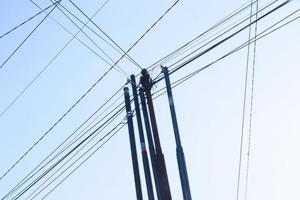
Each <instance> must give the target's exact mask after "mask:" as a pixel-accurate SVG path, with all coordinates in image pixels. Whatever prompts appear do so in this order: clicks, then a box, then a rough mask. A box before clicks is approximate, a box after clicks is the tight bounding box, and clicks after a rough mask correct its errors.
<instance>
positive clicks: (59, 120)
mask: <svg viewBox="0 0 300 200" xmlns="http://www.w3.org/2000/svg"><path fill="white" fill-rule="evenodd" d="M178 1H179V0H177V1H176V2H175V3H174V4H173V5H172V6H171V7H170V8H168V9H167V11H166V12H165V13H163V15H161V17H159V18H158V19H157V20H156V21H155V22H154V23H153V24H152V25H151V26H150V28H148V29H147V30H146V32H145V33H144V34H142V36H141V37H140V38H139V39H138V40H137V41H136V42H135V43H134V44H133V45H132V46H131V47H130V48H129V49H128V50H127V51H126V52H125V53H124V54H123V55H122V56H121V57H120V58H119V59H118V60H117V61H116V62H115V64H114V65H112V66H111V67H110V68H109V69H108V70H107V71H106V72H105V73H104V74H103V75H102V76H101V77H100V78H99V79H98V80H97V81H96V82H95V83H94V84H93V85H92V86H91V87H90V88H89V89H88V90H87V91H86V92H85V93H84V94H83V95H82V96H81V97H80V98H79V99H78V100H77V101H76V102H75V103H74V104H73V105H72V106H71V107H70V108H69V109H68V110H67V111H66V112H65V113H64V114H63V115H62V116H61V117H60V118H59V119H58V120H57V121H56V122H55V123H54V124H53V125H52V126H51V127H50V128H49V129H48V130H47V131H46V132H45V133H44V134H43V135H42V136H41V137H40V138H39V139H38V140H37V141H36V142H35V143H34V144H33V145H32V146H31V147H30V148H29V149H28V150H27V151H26V152H25V153H24V154H23V155H22V156H21V157H20V158H19V159H18V160H17V161H16V162H15V163H14V164H13V165H12V166H11V167H10V168H9V169H8V170H7V171H6V172H5V174H4V175H3V176H2V178H3V177H5V176H6V175H7V173H8V172H9V171H11V170H12V169H13V168H14V167H15V166H16V165H17V164H18V163H19V162H20V161H21V160H22V159H23V158H24V157H25V156H26V155H27V154H28V153H29V152H30V151H31V150H32V149H33V148H34V147H35V146H36V145H37V144H38V143H40V142H41V141H42V140H43V139H44V138H45V137H46V135H48V134H49V133H50V132H51V131H52V129H53V128H54V127H56V126H57V124H59V123H60V122H61V121H62V120H63V119H64V118H65V116H67V115H68V114H69V113H70V112H71V111H72V109H73V108H74V107H76V106H77V104H79V103H80V102H81V101H82V100H83V99H84V98H85V96H86V95H87V94H88V93H89V92H90V91H92V89H94V87H96V85H97V84H98V83H100V82H101V80H102V79H103V78H104V77H105V76H106V75H107V74H108V73H109V72H110V71H111V70H112V69H113V68H114V67H115V65H117V64H118V63H119V62H120V61H121V60H122V59H123V58H124V57H125V56H126V54H128V53H129V52H130V51H131V50H132V49H133V48H134V47H135V46H136V45H137V44H138V42H139V41H141V40H142V38H143V37H144V36H145V35H146V34H147V33H148V32H149V31H150V30H151V29H152V28H154V26H155V25H156V24H157V23H158V22H159V21H160V20H161V19H162V18H163V17H164V16H165V15H166V14H167V13H168V12H169V11H170V10H171V9H172V8H173V7H174V6H175V5H176V4H177V3H178ZM48 15H49V14H48ZM2 178H0V180H1V179H2Z"/></svg>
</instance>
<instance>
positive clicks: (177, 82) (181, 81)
mask: <svg viewBox="0 0 300 200" xmlns="http://www.w3.org/2000/svg"><path fill="white" fill-rule="evenodd" d="M299 18H300V17H297V18H295V19H293V20H291V21H289V22H287V23H285V24H284V25H282V26H280V27H278V28H277V29H275V30H278V29H279V28H282V27H283V26H286V25H287V24H289V23H291V22H292V21H295V20H296V19H299ZM278 23H279V22H277V23H276V24H278ZM273 26H275V24H274V25H272V26H271V27H269V28H268V29H266V30H265V31H267V30H269V29H270V28H272V27H273ZM275 30H273V31H271V32H269V33H267V34H265V35H263V36H261V37H260V38H259V39H261V38H263V37H265V36H267V35H269V34H270V33H272V32H274V31H275ZM265 31H263V32H265ZM256 41H257V40H254V41H252V42H256ZM247 43H248V41H247V42H246V43H245V44H246V45H245V44H244V45H243V46H241V47H242V48H244V47H246V46H247ZM240 49H241V48H238V49H236V50H240ZM236 50H235V51H232V52H231V54H232V53H234V52H236ZM194 75H195V74H194ZM189 78H191V76H190V77H189ZM189 78H188V79H189ZM188 79H179V80H177V81H175V82H174V83H173V84H172V88H175V87H177V86H178V85H180V84H182V83H183V82H185V81H186V80H188ZM163 89H165V88H163ZM165 92H166V91H164V92H163V93H161V94H158V95H157V96H156V97H154V99H156V98H158V97H159V96H161V95H162V94H164V93H165ZM156 93H157V92H156ZM156 93H153V95H154V94H156ZM80 166H81V165H80ZM80 166H78V167H80ZM78 167H77V168H76V169H78ZM76 169H75V170H76ZM75 170H73V171H72V173H73V172H74V171H75ZM70 175H71V174H69V175H68V176H67V177H65V178H64V179H63V180H62V181H61V182H60V183H59V184H58V185H56V186H55V187H54V188H53V189H52V190H51V191H50V192H49V193H47V195H46V196H44V197H43V198H42V199H44V198H45V197H47V196H48V195H49V194H50V193H51V192H53V190H55V189H56V188H57V187H58V186H59V185H60V184H61V183H62V182H63V181H64V180H65V179H66V178H68V177H69V176H70Z"/></svg>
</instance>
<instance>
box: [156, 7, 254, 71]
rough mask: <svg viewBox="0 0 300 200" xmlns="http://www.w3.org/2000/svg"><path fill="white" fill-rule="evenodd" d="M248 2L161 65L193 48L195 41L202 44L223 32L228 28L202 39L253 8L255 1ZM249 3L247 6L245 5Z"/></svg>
mask: <svg viewBox="0 0 300 200" xmlns="http://www.w3.org/2000/svg"><path fill="white" fill-rule="evenodd" d="M247 4H248V2H246V3H245V4H243V5H242V6H241V8H238V9H236V10H234V11H233V12H232V13H230V14H229V16H226V17H225V18H224V19H223V20H221V21H220V22H218V23H217V24H215V25H214V26H213V27H212V29H211V30H210V31H208V32H204V33H205V34H204V35H202V34H201V35H200V37H199V36H198V37H197V38H196V39H195V40H194V41H193V42H191V43H189V45H188V46H185V47H184V48H182V49H181V50H179V51H177V53H175V54H173V55H172V56H170V57H169V58H167V59H165V60H164V61H163V62H162V63H161V65H165V64H166V63H167V62H169V61H171V60H173V59H174V58H176V57H178V56H180V55H182V54H183V53H184V52H186V51H188V50H189V49H191V47H189V46H193V47H195V46H197V45H193V44H194V43H199V41H200V44H201V43H203V42H204V41H207V40H208V39H209V38H212V37H213V36H214V35H216V34H218V33H220V32H223V31H224V30H226V28H224V29H222V30H221V31H219V32H218V33H215V34H213V35H211V36H209V37H208V38H206V39H205V40H204V41H201V39H202V38H204V37H205V36H207V35H208V33H210V32H213V31H214V30H216V29H217V28H221V27H222V26H221V25H223V26H224V25H225V24H226V23H228V22H230V21H231V20H232V19H233V18H234V17H237V16H238V15H240V14H241V13H242V12H243V11H245V10H247V8H248V7H249V6H250V8H251V5H252V4H253V2H251V3H250V4H249V5H247ZM245 5H247V6H245ZM243 6H245V7H243Z"/></svg>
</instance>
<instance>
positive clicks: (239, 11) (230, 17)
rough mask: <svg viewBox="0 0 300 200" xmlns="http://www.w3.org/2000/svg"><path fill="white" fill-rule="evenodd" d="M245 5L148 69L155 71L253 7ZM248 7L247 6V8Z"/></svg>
mask: <svg viewBox="0 0 300 200" xmlns="http://www.w3.org/2000/svg"><path fill="white" fill-rule="evenodd" d="M246 4H247V3H245V4H244V5H242V6H240V7H239V8H237V9H236V10H235V11H233V12H231V13H230V14H228V15H227V16H226V17H224V18H223V19H221V20H220V21H219V22H217V23H216V24H214V25H213V26H211V27H210V28H208V29H207V30H205V31H204V32H202V33H201V34H200V35H198V36H197V37H195V38H194V39H192V40H190V41H189V42H187V43H185V44H184V45H183V46H181V47H179V48H178V49H176V50H174V51H172V52H171V53H169V54H168V55H166V56H164V57H163V58H161V59H159V60H158V61H156V62H155V63H153V64H152V65H150V66H149V67H148V68H147V69H148V70H153V69H154V68H157V67H160V65H161V64H163V62H165V61H166V60H167V59H169V58H170V57H173V55H174V54H177V53H178V52H179V51H182V50H183V49H185V48H186V47H188V46H189V45H191V44H192V43H194V42H195V41H197V40H199V39H200V38H202V37H203V36H205V35H207V34H209V33H210V32H212V31H213V30H215V29H216V28H218V27H220V26H222V25H223V24H224V23H226V22H227V21H229V20H231V19H233V18H234V17H235V16H237V15H239V14H240V13H242V12H243V11H244V10H246V9H247V8H249V6H251V5H252V4H248V5H246ZM245 5H246V6H245Z"/></svg>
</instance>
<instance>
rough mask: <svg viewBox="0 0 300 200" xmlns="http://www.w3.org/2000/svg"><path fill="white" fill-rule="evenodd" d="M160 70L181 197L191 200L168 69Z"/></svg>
mask: <svg viewBox="0 0 300 200" xmlns="http://www.w3.org/2000/svg"><path fill="white" fill-rule="evenodd" d="M162 71H163V73H164V76H165V82H166V88H167V94H168V99H169V106H170V112H171V118H172V124H173V129H174V135H175V141H176V156H177V164H178V168H179V174H180V181H181V188H182V194H183V199H184V200H191V199H192V196H191V191H190V185H189V178H188V173H187V168H186V163H185V158H184V152H183V148H182V145H181V140H180V135H179V129H178V123H177V117H176V112H175V105H174V99H173V94H172V89H171V83H170V77H169V71H168V68H167V67H162Z"/></svg>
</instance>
